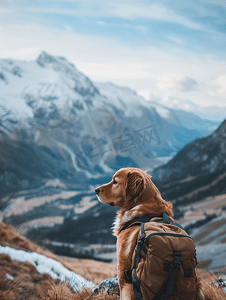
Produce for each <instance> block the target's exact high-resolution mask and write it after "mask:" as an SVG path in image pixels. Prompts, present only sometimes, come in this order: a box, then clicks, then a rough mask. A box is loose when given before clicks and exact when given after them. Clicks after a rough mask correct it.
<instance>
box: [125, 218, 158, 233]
mask: <svg viewBox="0 0 226 300" xmlns="http://www.w3.org/2000/svg"><path fill="white" fill-rule="evenodd" d="M152 218H153V217H149V216H143V217H137V218H135V219H132V220H130V221H128V222H126V224H124V225H123V226H122V227H121V228H120V231H119V232H121V231H123V230H125V229H126V228H128V227H129V226H130V225H133V224H135V223H147V222H149V221H150V220H151V219H152Z"/></svg>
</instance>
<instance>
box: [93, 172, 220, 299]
mask: <svg viewBox="0 0 226 300" xmlns="http://www.w3.org/2000/svg"><path fill="white" fill-rule="evenodd" d="M97 197H98V199H99V200H100V201H101V202H103V203H107V204H110V205H112V206H119V207H120V208H121V209H120V210H119V211H118V212H117V217H116V220H115V223H114V227H113V233H114V235H115V236H116V237H117V256H118V279H119V287H120V299H121V300H134V299H135V298H134V296H133V289H132V284H131V283H130V282H129V281H128V280H127V278H126V276H125V271H126V270H129V269H131V267H132V256H133V252H134V249H135V246H136V241H137V236H138V233H139V231H140V225H134V226H131V227H129V228H127V230H123V231H121V232H120V228H121V227H122V226H123V225H124V224H125V223H126V222H128V221H130V220H132V219H134V218H136V217H142V216H147V215H149V216H160V215H161V214H162V213H163V212H165V213H167V214H168V215H169V216H170V219H171V218H172V216H173V211H172V208H173V205H172V203H170V202H168V201H165V200H163V198H162V197H161V194H160V192H159V190H158V189H157V187H156V186H155V185H154V183H153V182H152V180H151V176H149V175H148V174H146V173H145V172H143V171H141V170H140V169H137V168H123V169H120V170H119V171H117V172H116V173H115V175H114V176H113V179H112V181H111V182H109V183H107V184H104V185H102V186H100V187H99V191H98V195H97ZM171 222H173V220H172V219H171ZM196 287H197V289H196V290H197V298H196V299H197V300H205V299H213V298H209V297H208V296H205V290H204V289H203V288H202V279H201V277H200V276H199V277H198V280H197V284H196ZM185 298H186V296H185ZM170 299H171V298H170ZM173 299H177V298H173V296H172V300H173ZM214 299H217V298H214Z"/></svg>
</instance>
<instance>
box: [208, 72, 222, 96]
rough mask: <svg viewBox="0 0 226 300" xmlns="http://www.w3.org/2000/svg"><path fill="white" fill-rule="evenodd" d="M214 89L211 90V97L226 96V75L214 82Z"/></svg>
mask: <svg viewBox="0 0 226 300" xmlns="http://www.w3.org/2000/svg"><path fill="white" fill-rule="evenodd" d="M212 86H214V88H213V89H212V90H209V91H208V93H209V95H210V96H226V75H220V76H218V77H217V78H216V79H215V80H213V81H212Z"/></svg>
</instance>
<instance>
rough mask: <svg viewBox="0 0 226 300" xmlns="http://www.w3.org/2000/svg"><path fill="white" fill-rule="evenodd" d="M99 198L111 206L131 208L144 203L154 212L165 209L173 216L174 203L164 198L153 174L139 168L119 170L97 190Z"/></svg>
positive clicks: (158, 212)
mask: <svg viewBox="0 0 226 300" xmlns="http://www.w3.org/2000/svg"><path fill="white" fill-rule="evenodd" d="M95 192H96V194H97V197H98V199H99V200H100V201H101V202H103V203H106V204H110V205H111V206H119V207H121V208H123V210H125V211H126V210H130V209H131V208H133V207H134V206H136V205H138V204H143V205H145V207H146V208H147V209H149V210H151V211H152V213H153V214H156V215H158V214H160V213H161V212H163V211H165V212H166V213H168V214H169V215H170V216H172V214H173V213H172V204H171V203H170V202H168V201H167V202H166V201H165V200H163V199H162V197H161V194H160V192H159V190H158V189H157V187H156V186H155V185H154V183H153V182H152V180H151V176H150V175H148V174H147V173H145V172H143V171H141V170H140V169H137V168H123V169H120V170H119V171H117V172H116V173H115V174H114V176H113V178H112V181H111V182H109V183H107V184H104V185H102V186H100V187H98V188H97V189H96V190H95Z"/></svg>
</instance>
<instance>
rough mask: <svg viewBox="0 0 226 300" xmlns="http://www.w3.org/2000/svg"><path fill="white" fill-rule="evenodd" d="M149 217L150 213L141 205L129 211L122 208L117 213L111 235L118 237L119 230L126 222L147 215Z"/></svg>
mask: <svg viewBox="0 0 226 300" xmlns="http://www.w3.org/2000/svg"><path fill="white" fill-rule="evenodd" d="M149 214H150V216H151V212H148V210H147V208H146V207H144V206H143V205H142V204H138V205H136V206H134V207H133V208H131V209H129V210H126V211H125V210H123V209H122V208H121V209H120V210H119V211H118V212H117V216H116V219H115V221H114V223H113V227H112V229H113V235H114V236H118V235H119V233H120V229H121V228H122V226H124V225H125V224H126V223H127V222H129V221H131V220H133V219H135V218H137V217H143V216H147V215H149Z"/></svg>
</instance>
